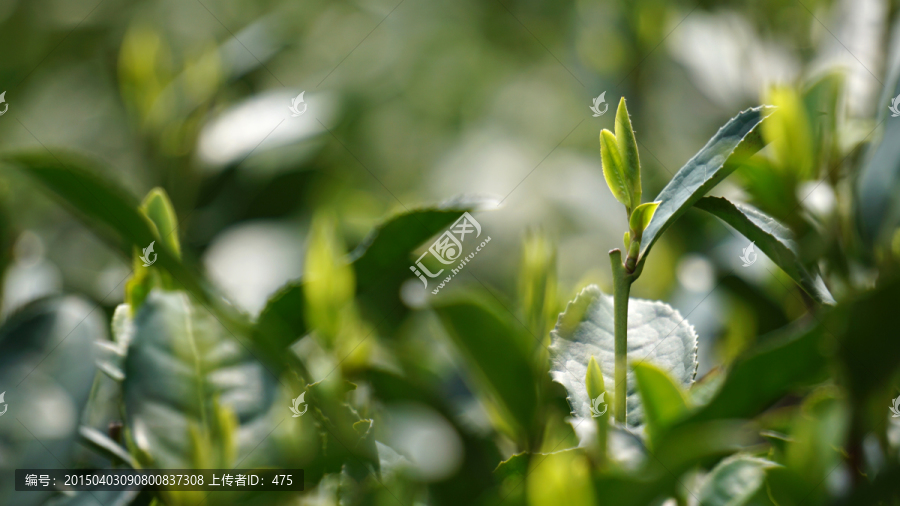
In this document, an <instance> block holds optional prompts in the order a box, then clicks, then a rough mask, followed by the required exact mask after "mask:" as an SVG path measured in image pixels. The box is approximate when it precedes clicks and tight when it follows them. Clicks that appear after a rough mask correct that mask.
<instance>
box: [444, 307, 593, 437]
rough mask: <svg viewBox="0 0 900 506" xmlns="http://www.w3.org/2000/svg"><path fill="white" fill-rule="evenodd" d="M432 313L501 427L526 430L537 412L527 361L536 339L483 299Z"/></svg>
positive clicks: (533, 378) (498, 308)
mask: <svg viewBox="0 0 900 506" xmlns="http://www.w3.org/2000/svg"><path fill="white" fill-rule="evenodd" d="M435 309H436V310H437V313H438V315H439V316H440V317H441V320H442V321H443V322H444V326H445V327H446V328H447V331H448V333H449V334H450V337H451V338H452V339H453V341H454V343H455V344H456V345H457V347H458V348H459V349H460V351H461V352H462V353H463V354H464V356H465V357H466V358H467V359H468V363H469V364H470V365H471V366H472V367H471V370H472V372H473V373H474V375H475V377H476V378H477V379H480V380H482V381H481V382H480V385H481V386H482V387H486V390H487V393H488V394H489V396H490V397H491V398H492V400H493V401H494V402H496V403H497V404H498V405H500V406H502V407H504V408H505V411H506V413H505V414H506V415H507V416H506V421H507V423H508V424H509V425H510V426H512V427H521V428H524V429H525V430H531V429H532V428H533V425H532V424H533V423H534V421H535V415H536V410H537V392H536V390H535V387H534V385H536V384H537V379H536V378H535V377H534V373H533V372H532V367H531V362H532V358H531V357H532V352H533V350H534V349H535V346H536V345H537V344H538V342H537V339H536V338H535V337H534V336H532V335H531V334H530V333H528V332H527V330H526V329H525V328H524V326H523V325H522V324H521V323H519V322H518V321H516V320H515V319H514V318H513V316H512V315H511V314H510V313H509V312H508V311H507V310H506V309H505V308H503V307H502V306H500V305H499V304H498V303H496V302H494V301H492V300H488V299H486V298H478V297H469V298H466V299H462V298H460V299H451V300H449V301H443V302H441V303H440V305H438V306H437V307H436V308H435ZM583 377H584V376H582V378H583ZM518 435H524V434H518Z"/></svg>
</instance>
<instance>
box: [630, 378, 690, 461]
mask: <svg viewBox="0 0 900 506" xmlns="http://www.w3.org/2000/svg"><path fill="white" fill-rule="evenodd" d="M631 368H632V369H633V370H634V377H635V379H636V380H637V386H638V390H639V391H640V392H641V402H642V404H643V406H644V420H645V421H646V430H647V435H648V436H649V437H650V441H651V443H653V444H657V443H658V442H659V437H660V436H661V435H662V434H663V432H664V431H665V430H667V429H668V428H669V427H671V426H672V425H673V424H674V423H675V422H676V421H678V420H679V419H681V418H682V417H683V416H684V415H685V414H686V413H687V411H688V405H687V400H686V399H685V393H684V391H683V390H682V388H681V387H680V386H679V385H678V384H676V383H675V381H674V380H673V379H672V378H671V377H669V375H668V374H666V372H665V371H663V370H661V369H659V368H658V367H656V366H654V365H651V364H648V363H646V362H638V363H635V364H632V366H631Z"/></svg>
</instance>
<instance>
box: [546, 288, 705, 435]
mask: <svg viewBox="0 0 900 506" xmlns="http://www.w3.org/2000/svg"><path fill="white" fill-rule="evenodd" d="M614 350H615V339H614V327H613V298H612V296H610V295H605V294H604V293H603V292H601V291H600V289H599V288H597V286H595V285H590V286H588V287H586V288H585V289H584V290H582V291H581V293H580V294H578V296H577V297H576V298H575V300H574V301H571V302H569V305H568V306H567V307H566V311H565V312H564V313H563V314H561V315H560V317H559V321H558V322H557V324H556V328H555V329H553V332H551V345H550V357H551V370H550V373H551V376H552V377H553V379H554V381H556V382H558V383H560V384H562V385H563V386H564V387H566V390H567V391H568V394H569V395H568V397H569V402H570V404H571V406H572V409H573V412H574V413H575V414H576V415H578V416H580V417H582V418H590V416H591V411H590V398H589V396H588V393H587V389H586V388H585V386H584V383H583V378H584V377H585V375H586V374H587V366H588V361H589V359H590V357H591V356H592V355H593V356H594V357H595V358H596V359H597V363H598V364H599V366H600V369H601V371H603V383H604V385H605V386H606V390H607V391H610V392H615V378H614V370H615V352H614ZM628 357H629V360H630V361H631V362H632V363H634V362H640V361H646V362H649V363H651V364H655V365H656V366H658V367H659V368H660V369H662V370H664V371H666V372H667V373H668V374H669V375H671V376H672V378H674V379H675V380H676V381H677V382H678V384H679V385H681V386H682V387H683V388H688V387H689V386H690V385H691V383H692V382H693V381H694V376H695V375H696V372H697V334H696V333H694V329H693V327H691V325H690V324H689V323H688V322H687V321H686V320H685V319H684V318H682V317H681V315H680V314H679V313H678V311H676V310H675V309H673V308H672V307H671V306H669V305H668V304H665V303H663V302H659V301H648V300H643V299H634V298H632V299H630V301H629V304H628ZM627 381H628V385H627V387H628V388H627V401H626V404H627V408H626V409H627V422H628V425H631V426H636V425H640V424H641V423H642V422H643V418H644V414H643V408H642V406H641V399H640V396H639V395H638V391H637V383H636V381H635V378H634V373H633V372H632V371H628V375H627Z"/></svg>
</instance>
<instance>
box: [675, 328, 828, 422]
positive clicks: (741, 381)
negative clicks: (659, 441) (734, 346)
mask: <svg viewBox="0 0 900 506" xmlns="http://www.w3.org/2000/svg"><path fill="white" fill-rule="evenodd" d="M767 343H768V344H767V345H766V346H762V347H760V348H758V349H757V350H755V351H754V352H753V353H752V354H749V355H747V356H744V357H741V358H738V360H736V361H735V363H734V365H733V366H732V367H731V370H730V371H729V372H728V374H727V376H726V378H725V381H724V383H722V386H721V387H720V388H719V389H718V392H717V393H716V394H715V395H714V396H713V398H712V400H710V401H709V403H708V404H706V405H705V406H703V407H701V408H699V409H698V410H696V411H695V412H694V413H693V414H692V415H691V416H690V417H689V418H688V421H690V422H697V421H707V420H718V419H736V418H752V417H754V416H756V415H757V414H759V413H761V412H762V411H763V410H765V409H766V408H768V407H769V406H771V405H772V404H774V403H775V402H777V401H778V400H779V399H781V398H782V397H783V396H784V395H785V394H787V393H788V392H791V391H794V390H796V389H797V388H801V387H804V386H809V385H812V384H815V383H816V382H818V381H821V380H822V379H823V378H824V377H825V375H826V372H827V370H826V367H827V365H828V362H827V360H826V357H825V355H824V354H823V353H824V352H823V349H822V325H821V324H818V325H816V326H813V327H810V328H808V329H805V330H802V331H800V332H798V331H796V330H794V329H790V330H786V331H783V332H782V334H781V335H780V336H773V337H771V338H770V339H769V340H768V341H767Z"/></svg>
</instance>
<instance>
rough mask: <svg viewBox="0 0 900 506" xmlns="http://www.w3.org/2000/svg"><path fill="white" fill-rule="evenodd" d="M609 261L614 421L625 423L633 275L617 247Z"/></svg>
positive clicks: (610, 255)
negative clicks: (614, 365)
mask: <svg viewBox="0 0 900 506" xmlns="http://www.w3.org/2000/svg"><path fill="white" fill-rule="evenodd" d="M609 262H610V265H611V266H612V275H613V307H614V315H615V316H614V318H615V320H614V325H615V338H616V339H615V343H616V344H615V353H616V369H615V386H616V422H618V423H621V424H624V423H625V409H626V402H625V401H626V400H627V384H626V381H627V379H626V368H627V366H628V295H629V293H630V292H631V283H632V282H633V281H634V277H633V276H629V275H627V274H626V273H625V266H624V265H622V252H621V251H619V250H618V249H614V250H611V251H610V252H609Z"/></svg>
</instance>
